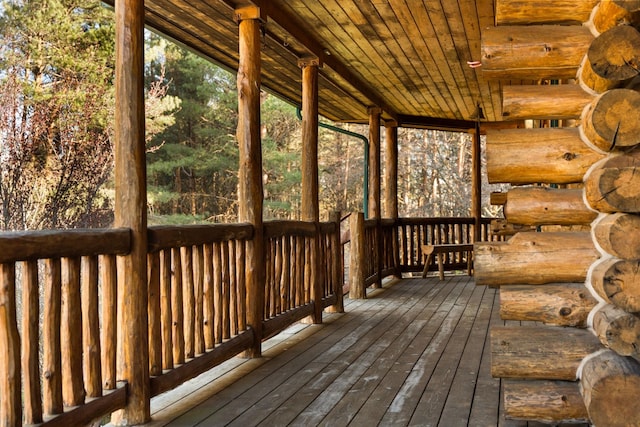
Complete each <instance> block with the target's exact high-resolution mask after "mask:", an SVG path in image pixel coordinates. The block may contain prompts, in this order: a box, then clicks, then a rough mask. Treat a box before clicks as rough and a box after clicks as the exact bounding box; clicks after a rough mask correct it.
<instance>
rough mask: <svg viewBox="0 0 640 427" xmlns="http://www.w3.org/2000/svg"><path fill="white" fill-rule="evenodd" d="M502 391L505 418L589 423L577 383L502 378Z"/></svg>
mask: <svg viewBox="0 0 640 427" xmlns="http://www.w3.org/2000/svg"><path fill="white" fill-rule="evenodd" d="M503 393H504V416H505V418H506V419H509V420H533V421H537V422H541V423H547V424H552V425H558V424H564V423H567V424H569V423H588V422H589V414H588V413H587V408H586V407H585V406H584V400H583V399H582V395H581V394H580V386H579V385H578V383H577V382H574V381H541V380H529V381H523V380H504V381H503Z"/></svg>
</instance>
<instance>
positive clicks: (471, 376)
mask: <svg viewBox="0 0 640 427" xmlns="http://www.w3.org/2000/svg"><path fill="white" fill-rule="evenodd" d="M345 306H346V312H345V313H344V314H329V315H325V323H324V325H297V326H294V327H292V328H291V329H290V330H288V331H287V332H286V333H283V334H281V335H280V336H278V337H276V338H275V339H272V340H271V341H270V342H269V343H268V344H267V345H266V349H265V350H264V352H263V353H264V357H263V358H261V359H255V360H243V359H240V358H235V359H233V360H231V361H229V362H227V363H225V364H224V365H223V366H220V367H217V368H216V369H214V370H212V371H211V372H210V373H207V374H205V375H203V376H201V377H199V378H196V379H194V380H192V381H190V382H188V383H187V384H185V385H184V386H182V387H180V388H179V389H177V390H174V391H172V392H170V393H167V394H165V395H163V396H159V397H157V398H156V399H154V400H153V401H152V411H153V419H154V421H153V423H152V425H154V426H156V425H157V426H160V425H169V426H194V425H201V426H218V425H232V426H243V427H246V426H254V425H259V426H284V425H299V426H315V425H322V426H346V425H352V426H376V425H380V426H405V425H413V426H443V427H444V426H446V427H457V426H473V427H476V426H478V427H480V426H501V427H516V426H517V427H520V426H527V423H523V422H514V421H505V420H504V417H502V416H501V411H500V410H499V407H500V405H499V402H500V381H499V380H497V379H493V378H491V375H490V360H489V359H490V357H489V345H488V329H489V325H490V324H492V323H497V322H499V323H503V322H501V321H500V319H499V313H498V307H499V302H498V293H497V292H496V290H495V289H489V288H486V287H481V286H475V285H474V283H473V280H472V278H469V277H468V276H447V277H446V278H445V280H444V281H439V280H438V279H437V278H434V277H429V278H427V279H404V280H401V281H396V282H395V283H391V284H389V285H385V287H384V288H383V289H380V290H375V291H371V292H370V293H369V295H368V298H367V299H366V300H356V301H352V300H348V299H346V300H345ZM528 425H529V426H533V425H534V423H529V424H528ZM535 425H537V423H536V424H535Z"/></svg>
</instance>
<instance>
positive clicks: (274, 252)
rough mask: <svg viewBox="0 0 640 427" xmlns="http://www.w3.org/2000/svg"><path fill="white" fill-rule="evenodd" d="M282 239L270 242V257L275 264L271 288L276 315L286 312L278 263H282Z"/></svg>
mask: <svg viewBox="0 0 640 427" xmlns="http://www.w3.org/2000/svg"><path fill="white" fill-rule="evenodd" d="M279 242H280V239H279V238H274V239H270V242H269V246H268V249H269V256H270V257H271V263H272V264H273V267H272V271H273V272H272V274H273V278H272V279H271V282H270V286H271V287H272V289H273V307H274V311H275V313H276V314H280V313H282V312H283V311H284V310H283V308H282V303H281V302H282V301H281V299H282V297H281V295H280V286H279V285H280V277H279V274H280V271H279V265H278V263H279V262H280V260H279V259H278V245H279Z"/></svg>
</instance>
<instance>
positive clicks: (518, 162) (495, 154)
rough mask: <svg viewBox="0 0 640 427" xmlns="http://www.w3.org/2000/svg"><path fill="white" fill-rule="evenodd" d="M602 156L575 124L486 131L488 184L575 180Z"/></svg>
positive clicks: (552, 182) (555, 182)
mask: <svg viewBox="0 0 640 427" xmlns="http://www.w3.org/2000/svg"><path fill="white" fill-rule="evenodd" d="M603 158H604V154H601V153H597V152H595V151H594V150H592V149H591V148H589V147H588V146H587V145H586V144H585V143H584V142H583V141H582V139H581V137H580V132H579V130H578V129H577V128H564V129H563V128H546V129H504V130H496V131H487V175H488V178H489V183H491V184H496V183H501V182H504V183H511V184H514V185H520V184H533V183H540V182H542V183H550V184H571V183H578V182H582V179H583V178H584V175H585V173H586V172H587V171H588V170H589V168H590V167H591V166H592V165H593V164H594V163H595V162H597V161H598V160H601V159H603Z"/></svg>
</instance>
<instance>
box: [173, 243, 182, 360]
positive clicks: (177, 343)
mask: <svg viewBox="0 0 640 427" xmlns="http://www.w3.org/2000/svg"><path fill="white" fill-rule="evenodd" d="M182 292H183V289H182V259H181V256H180V248H171V320H172V322H171V324H172V331H171V335H172V338H173V363H175V364H177V365H182V364H183V363H184V360H185V357H184V350H185V345H184V311H183V310H184V305H183V295H182Z"/></svg>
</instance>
